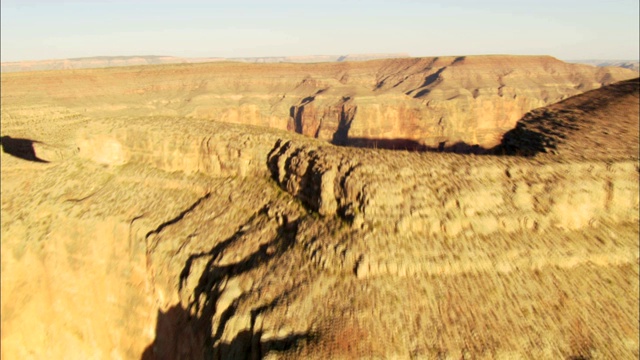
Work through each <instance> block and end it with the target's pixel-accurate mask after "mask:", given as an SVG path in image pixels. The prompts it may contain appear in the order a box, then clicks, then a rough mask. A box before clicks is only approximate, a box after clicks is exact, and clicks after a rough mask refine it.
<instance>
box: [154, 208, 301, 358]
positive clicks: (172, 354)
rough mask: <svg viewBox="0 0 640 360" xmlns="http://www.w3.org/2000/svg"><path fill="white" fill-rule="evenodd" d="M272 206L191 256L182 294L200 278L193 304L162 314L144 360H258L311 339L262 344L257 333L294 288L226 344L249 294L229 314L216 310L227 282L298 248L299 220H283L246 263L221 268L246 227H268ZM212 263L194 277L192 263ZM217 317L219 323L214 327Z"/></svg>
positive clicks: (295, 336) (298, 336)
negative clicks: (264, 318) (225, 337)
mask: <svg viewBox="0 0 640 360" xmlns="http://www.w3.org/2000/svg"><path fill="white" fill-rule="evenodd" d="M268 211H269V208H268V206H266V207H264V208H262V209H260V210H259V211H258V212H257V213H256V214H254V216H252V217H251V218H250V219H249V220H248V221H247V222H246V223H245V224H244V225H243V226H241V227H240V229H239V230H238V231H237V232H236V233H235V234H234V235H232V236H231V237H229V238H227V239H225V240H223V241H221V242H219V243H217V244H216V245H215V246H214V247H213V248H212V249H211V250H210V251H208V252H204V253H198V254H192V255H191V256H189V258H188V259H187V261H186V262H185V265H184V267H183V269H182V272H181V274H180V279H179V283H178V284H177V285H178V286H177V287H178V288H179V289H180V290H182V288H183V287H184V285H185V282H186V281H187V279H188V278H189V276H190V275H191V276H199V280H198V283H197V285H196V287H195V288H194V290H193V293H192V294H190V296H189V298H190V299H193V300H192V301H191V302H190V303H189V304H188V306H187V307H186V308H185V307H183V306H182V305H180V304H178V305H175V306H173V307H171V308H170V309H169V310H167V311H166V312H162V311H158V319H157V322H156V338H155V340H154V341H153V342H152V343H151V344H150V345H149V346H148V347H147V348H146V349H145V351H144V353H143V354H142V359H143V360H151V359H249V358H256V359H259V358H261V357H262V355H264V354H266V353H267V352H269V351H284V350H289V349H291V348H294V347H296V346H297V345H298V343H299V342H300V341H302V340H305V341H308V340H312V339H313V336H312V335H311V334H306V333H301V334H291V336H288V337H285V338H279V339H275V340H274V339H262V338H261V336H262V332H261V329H254V325H255V322H256V319H257V317H258V316H259V315H261V314H263V313H265V312H268V311H269V310H271V309H273V308H275V307H276V306H277V305H278V304H279V303H280V301H282V300H283V299H285V298H286V296H287V295H288V294H290V293H291V292H293V291H296V290H297V288H296V287H293V288H289V289H287V290H286V291H285V292H283V293H282V294H280V295H279V296H277V297H276V298H275V299H273V300H272V301H271V302H270V303H268V304H266V305H261V306H258V307H256V308H254V309H253V310H252V311H251V323H250V327H249V329H247V330H245V331H241V332H240V333H238V334H237V335H236V336H235V337H234V338H233V339H232V340H231V341H230V342H221V341H220V340H221V339H222V336H223V333H224V330H225V326H226V325H227V322H228V321H229V320H230V319H231V318H232V317H233V316H234V315H235V314H236V311H237V308H238V306H239V305H240V301H241V300H242V298H243V296H244V295H240V296H239V297H238V298H236V299H235V300H234V301H233V302H232V303H231V304H230V305H229V306H228V307H227V308H226V309H218V308H216V306H217V303H218V299H219V298H220V296H221V295H222V293H223V291H224V290H225V286H226V284H227V282H228V281H229V280H230V279H232V278H235V277H237V276H240V275H242V274H244V273H246V272H249V271H251V270H254V269H256V268H258V267H261V266H263V265H265V264H266V263H268V262H271V261H278V260H279V258H281V257H282V255H284V254H285V253H286V252H287V251H288V250H289V249H290V247H291V246H292V245H293V244H294V243H295V235H296V232H297V227H298V220H296V221H288V219H287V217H286V215H283V218H282V221H281V225H279V226H278V228H277V234H276V235H275V237H274V238H273V239H271V240H270V241H268V242H266V243H264V244H262V245H260V246H259V247H258V248H257V249H256V251H255V252H253V253H251V254H250V255H248V256H246V257H245V258H244V259H242V260H240V261H238V262H236V263H232V264H228V265H219V261H220V260H221V259H222V257H223V255H224V252H225V250H227V249H228V248H229V247H232V246H236V245H237V244H238V242H242V241H245V240H246V239H247V238H246V237H245V236H244V234H245V232H246V230H243V229H246V228H252V227H258V228H260V227H264V226H267V225H266V222H268V221H276V220H275V219H270V218H269V219H268V220H267V218H268ZM200 258H207V259H208V261H207V264H206V266H205V267H204V270H203V271H202V273H201V274H190V273H191V270H192V265H193V262H194V261H195V260H197V259H200ZM214 317H215V318H218V319H219V321H218V323H217V326H214Z"/></svg>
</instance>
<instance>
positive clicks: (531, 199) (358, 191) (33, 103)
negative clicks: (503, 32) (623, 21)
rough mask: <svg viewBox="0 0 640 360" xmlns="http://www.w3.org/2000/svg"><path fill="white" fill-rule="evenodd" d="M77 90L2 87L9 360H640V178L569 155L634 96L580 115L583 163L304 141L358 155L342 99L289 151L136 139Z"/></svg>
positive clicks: (143, 127) (200, 130)
mask: <svg viewBox="0 0 640 360" xmlns="http://www.w3.org/2000/svg"><path fill="white" fill-rule="evenodd" d="M374 64H377V63H374ZM207 66H210V65H207ZM234 66H235V65H234ZM280 66H283V65H279V66H277V67H276V68H279V67H280ZM327 66H328V65H327ZM196 68H198V67H196ZM173 69H174V70H175V71H178V70H180V67H176V68H173ZM243 69H252V67H247V68H243ZM109 71H115V70H109ZM117 71H121V70H117ZM128 71H131V70H128ZM164 71H168V70H166V69H165V70H163V71H161V72H160V73H159V74H158V76H159V77H160V78H162V77H163V76H168V75H166V74H165V73H164ZM445 71H446V70H445ZM116 74H117V72H116ZM276 74H277V73H276ZM350 74H351V75H350V76H352V77H356V76H355V75H354V73H353V72H352V73H350ZM76 75H77V73H76V72H69V73H67V76H68V78H65V77H64V76H62V73H38V74H33V73H32V74H14V75H11V76H7V77H5V76H4V75H3V79H2V80H3V92H2V112H3V113H2V118H1V119H2V132H3V133H2V144H1V145H2V148H3V151H2V152H1V153H0V156H1V157H2V158H1V159H0V160H1V164H2V173H1V176H2V187H1V188H0V190H1V191H2V208H1V211H2V216H1V221H2V224H1V225H2V227H1V229H2V237H1V238H2V243H1V246H2V248H1V251H2V258H1V261H2V281H1V283H0V284H1V286H2V302H1V306H2V309H1V310H2V335H1V336H2V357H3V358H26V359H29V358H34V359H35V358H65V359H66V358H71V359H73V358H78V359H86V358H127V359H129V358H131V359H138V358H142V359H178V358H194V359H201V358H202V359H211V358H214V359H235V358H238V359H244V358H262V357H265V358H284V359H293V358H312V359H313V358H315V359H326V358H411V357H416V358H437V357H449V358H463V357H471V358H503V359H504V358H526V357H532V358H579V357H582V358H590V357H593V358H597V357H604V358H633V357H637V356H638V349H639V346H640V345H639V343H638V338H639V333H638V327H637V324H638V318H640V315H639V314H638V308H639V307H638V304H639V302H640V301H639V300H640V299H639V298H638V295H637V294H638V293H639V290H640V287H639V277H638V266H637V264H638V250H639V248H638V234H639V230H638V220H639V219H638V210H639V209H638V202H639V189H638V180H639V178H638V175H639V173H638V156H637V154H636V156H635V157H631V155H632V154H631V153H624V154H623V155H624V156H619V154H618V153H617V152H616V153H607V152H606V151H604V150H605V149H606V146H601V147H595V148H597V149H601V150H602V151H601V153H599V154H598V155H597V156H596V155H594V153H593V152H586V153H585V156H584V157H577V156H575V154H574V153H572V152H579V151H580V150H579V149H580V148H579V147H577V146H574V145H578V142H579V140H580V139H595V138H594V137H593V136H595V135H593V134H590V133H588V132H589V129H590V128H589V126H588V125H589V124H590V121H594V120H593V119H592V118H589V116H588V115H590V114H595V113H597V112H598V111H599V110H598V109H599V108H600V107H602V108H603V113H607V114H610V117H609V118H608V119H609V121H611V122H617V121H619V120H620V117H622V119H623V121H625V124H627V123H628V125H629V126H635V127H633V129H636V128H637V127H638V119H637V117H636V118H635V122H628V121H632V120H633V118H632V117H630V118H628V119H627V118H626V112H624V111H611V110H612V109H616V108H618V106H622V107H621V108H622V109H627V108H631V107H633V106H637V96H635V97H634V95H633V92H630V93H627V92H624V91H623V90H621V88H620V87H622V88H624V89H626V88H627V86H628V85H627V84H625V83H622V84H616V85H615V86H614V87H612V88H609V87H605V88H603V89H601V91H599V92H591V93H587V94H585V95H584V96H587V97H588V99H590V101H589V102H588V103H592V104H595V105H594V106H597V107H598V109H593V111H591V110H589V111H586V110H584V109H581V110H580V111H583V110H584V111H585V112H584V113H583V112H580V111H577V110H576V112H575V114H576V118H574V119H573V120H572V122H571V123H570V124H580V126H578V128H577V130H576V129H574V130H570V131H574V132H573V133H572V132H570V131H569V130H567V132H565V130H558V128H556V129H555V131H556V132H559V133H563V134H564V133H566V134H568V136H567V139H568V140H571V141H573V142H567V144H574V145H572V146H571V147H565V148H563V147H562V146H558V149H560V150H559V151H558V152H557V154H552V153H551V152H547V153H543V152H540V153H536V154H535V156H532V157H520V156H489V155H487V156H475V155H459V154H438V153H431V152H407V151H389V150H381V149H363V148H351V147H342V146H335V145H332V144H328V143H327V142H326V141H322V140H318V139H313V138H310V137H308V136H303V135H300V134H296V133H294V132H300V133H302V134H305V131H307V130H305V129H308V128H309V126H310V125H308V124H309V123H308V122H306V121H302V120H304V116H305V114H307V116H309V114H310V113H311V110H310V109H312V107H307V105H311V104H314V107H315V109H316V110H314V111H316V114H324V111H328V112H327V114H334V113H333V112H332V111H335V115H336V116H337V114H338V113H339V114H340V116H341V117H343V118H344V121H343V122H344V126H343V128H347V130H348V131H347V135H349V134H350V133H351V128H352V127H354V126H356V124H357V116H358V115H359V114H360V112H361V111H363V110H362V109H363V108H362V107H361V106H358V104H359V103H358V102H357V97H355V96H354V97H352V98H351V99H346V98H341V100H340V102H339V103H338V104H337V105H335V104H334V105H335V106H334V107H332V108H331V109H332V110H331V109H329V110H326V109H328V108H324V107H322V106H321V105H320V104H321V101H320V100H322V96H323V95H325V96H326V94H327V93H330V91H331V90H326V91H325V92H322V93H320V94H317V95H316V97H315V98H314V99H311V100H306V101H307V102H308V103H305V101H300V102H298V105H297V107H296V108H294V109H293V113H292V114H291V117H290V120H287V124H288V121H291V124H292V126H293V127H294V131H293V132H292V131H289V132H287V131H286V130H284V129H283V130H276V129H269V128H266V127H258V126H251V125H245V124H229V123H223V122H214V121H211V120H209V119H198V118H194V117H191V118H184V117H179V116H176V115H173V116H140V114H142V113H143V110H142V109H144V108H145V106H146V107H147V109H148V111H149V112H150V113H151V114H153V112H154V111H155V110H153V107H152V106H151V105H149V104H148V103H144V102H138V100H140V99H141V98H136V97H134V95H132V94H129V95H128V96H129V97H130V98H132V99H133V100H130V101H129V102H128V103H127V104H129V105H128V106H129V109H128V110H125V109H119V108H118V106H121V105H118V104H125V103H126V102H125V101H124V98H123V97H120V96H122V95H117V93H118V92H117V91H116V90H117V89H116V85H115V83H117V82H118V81H116V80H113V81H114V83H112V84H110V83H109V82H108V81H107V76H104V77H100V76H103V75H100V76H99V77H98V78H97V80H96V84H99V85H100V86H97V87H96V89H93V90H92V91H95V92H94V93H91V92H90V91H89V88H85V87H82V86H79V87H77V88H74V86H76V85H82V84H84V81H86V78H85V76H87V75H86V74H85V75H82V77H81V78H80V80H78V79H74V76H76ZM112 75H113V73H112ZM129 75H130V74H129ZM246 75H247V76H249V75H250V74H246ZM52 76H53V77H52ZM146 76H150V75H149V74H147V75H146ZM174 76H175V78H176V79H182V80H184V81H188V79H189V76H188V75H175V74H174ZM234 76H240V75H234ZM362 77H365V75H362ZM182 80H181V81H182ZM60 81H62V82H60ZM147 81H148V82H150V83H151V82H153V81H151V80H149V78H147ZM176 81H178V80H176ZM216 81H220V82H221V83H222V82H228V83H230V84H235V85H233V86H239V85H237V84H236V83H235V82H234V81H235V80H234V77H232V76H229V77H228V78H226V79H217V80H216ZM243 81H244V80H243ZM264 81H265V82H267V80H264ZM271 81H274V80H273V79H270V80H269V84H273V83H271ZM309 81H310V80H309ZM349 81H355V80H349ZM282 82H283V83H286V81H284V80H282ZM120 83H121V85H120V86H122V87H123V88H125V90H126V89H130V87H132V86H138V85H139V84H137V83H135V82H134V85H131V83H129V82H124V81H123V79H122V78H121V79H120ZM159 83H162V84H164V86H166V88H165V89H164V90H162V91H161V90H160V89H157V90H154V91H158V93H162V92H163V91H165V92H164V93H165V94H169V93H171V92H172V91H173V92H175V94H179V92H178V91H177V90H176V89H174V88H172V87H173V86H177V85H176V84H175V83H171V82H159ZM109 84H110V85H109ZM136 84H137V85H136ZM238 84H243V82H242V81H240V80H238ZM36 85H37V86H36ZM312 85H313V84H312V83H308V81H307V85H303V87H304V86H309V89H307V90H309V92H311V93H314V91H315V92H317V90H315V87H314V86H315V85H313V86H312ZM229 86H230V87H231V86H232V85H229ZM263 86H264V85H263ZM270 86H272V85H270ZM283 86H284V85H283ZM384 86H386V85H384V84H383V85H382V87H384ZM399 86H400V85H399ZM610 89H613V90H611V91H610ZM307 90H305V91H307ZM83 91H87V93H86V94H85V95H86V98H85V100H84V102H83V101H82V100H81V99H80V97H79V96H80V94H81V93H82V92H83ZM150 91H151V90H150ZM434 91H435V90H434ZM618 91H622V93H625V94H627V95H625V96H622V97H618V96H617V95H616V96H613V95H612V97H611V98H610V99H609V100H606V99H607V95H606V94H618ZM203 93H204V94H207V92H205V91H203ZM622 93H620V94H622ZM598 94H604V95H602V97H601V96H600V95H598ZM629 94H631V95H629ZM141 96H144V95H141ZM153 96H158V95H157V93H153ZM174 96H176V97H178V96H185V95H183V94H181V95H174ZM197 96H198V95H197V94H196V93H192V94H191V97H192V98H196V97H197ZM207 96H208V95H207ZM153 98H154V97H151V96H150V97H149V99H153ZM601 98H602V99H605V100H602V101H601V102H599V101H596V100H597V99H601ZM110 99H113V103H112V106H113V108H109V107H108V106H107V105H106V104H108V103H109V101H110ZM156 99H157V98H156ZM580 99H581V98H580V97H577V98H573V99H568V100H567V101H565V102H564V103H563V104H564V105H563V106H567V107H565V108H562V109H564V110H570V109H569V107H568V104H577V105H576V106H578V108H580V106H581V105H579V104H582V103H583V102H581V101H582V100H580ZM615 99H619V101H620V103H616V102H615V101H617V100H615ZM134 100H135V101H134ZM166 100H167V101H170V100H171V98H170V97H168V98H167V99H166ZM228 100H229V99H228ZM614 100H615V101H614ZM229 101H231V102H232V103H233V102H234V101H238V99H236V100H233V101H232V100H229ZM316 101H317V102H318V103H315V102H316ZM634 101H635V102H634ZM623 103H624V104H623ZM234 104H235V103H234ZM615 104H617V105H615ZM235 105H237V104H235ZM235 105H234V106H235ZM614 105H615V106H614ZM623 105H624V106H623ZM122 106H124V105H122ZM287 106H288V105H286V106H283V107H284V108H285V109H286V108H287ZM356 106H358V107H357V108H356ZM558 106H560V105H558ZM85 108H86V111H85ZM178 108H179V107H178V106H176V109H178ZM274 108H278V105H277V104H274ZM574 110H575V109H574ZM180 111H182V110H180ZM549 111H551V110H549ZM554 111H555V110H554ZM127 114H128V115H127ZM251 114H252V113H251V112H250V111H247V112H246V113H242V114H238V115H237V116H239V118H238V119H243V118H244V116H245V115H246V116H247V118H251V117H250V116H251ZM345 114H346V115H345ZM146 115H150V114H146ZM156 115H157V114H156ZM326 116H329V115H326ZM583 117H584V121H586V122H585V123H582V121H583ZM296 118H299V119H302V120H301V121H296ZM316 118H318V115H316ZM323 121H324V120H323ZM523 121H524V120H523ZM323 123H324V122H323ZM287 124H285V126H284V127H286V126H287ZM545 126H546V125H545ZM562 126H563V124H559V125H558V127H562ZM296 127H298V128H296ZM320 128H322V126H320ZM311 129H314V128H313V126H312V127H311ZM298 130H300V131H298ZM309 131H310V132H313V131H311V130H309ZM585 133H586V134H585ZM616 134H617V133H615V132H612V133H610V134H604V133H602V132H598V135H597V141H599V142H600V143H603V144H605V145H606V144H615V143H617V142H619V141H623V142H625V143H626V142H628V143H627V144H626V145H627V146H630V147H631V146H637V145H634V144H637V142H638V136H637V132H629V133H628V134H627V136H625V137H622V138H618V137H616V136H617V135H616ZM334 135H335V132H334V133H333V134H332V135H331V136H334ZM592 135H593V136H592ZM590 136H591V137H590ZM345 139H346V140H347V141H348V140H350V139H351V138H350V137H349V136H346V137H342V138H340V137H338V140H340V141H343V140H345ZM589 141H591V140H589ZM587 143H588V142H587Z"/></svg>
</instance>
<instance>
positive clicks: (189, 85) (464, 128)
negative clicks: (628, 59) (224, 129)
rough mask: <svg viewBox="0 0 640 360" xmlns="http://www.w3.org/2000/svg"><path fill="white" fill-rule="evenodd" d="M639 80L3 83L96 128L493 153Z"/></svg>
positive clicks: (521, 62) (362, 69) (189, 67)
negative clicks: (182, 122)
mask: <svg viewBox="0 0 640 360" xmlns="http://www.w3.org/2000/svg"><path fill="white" fill-rule="evenodd" d="M635 76H637V74H636V73H635V72H633V71H631V70H627V69H622V68H595V67H591V66H587V65H577V64H566V63H563V62H561V61H559V60H557V59H554V58H551V57H545V56H520V57H518V56H468V57H439V58H411V59H389V60H375V61H365V62H344V63H322V64H237V63H236V64H233V63H209V64H184V65H162V66H146V67H131V68H111V69H96V70H77V71H73V72H71V73H68V72H46V73H41V74H38V75H37V77H36V75H35V73H15V74H3V75H2V81H3V87H4V88H5V89H7V92H8V93H11V94H12V96H18V97H19V96H23V95H22V94H24V95H25V96H30V97H34V96H35V97H38V98H42V99H46V100H44V101H46V102H47V103H51V105H55V106H61V107H64V108H65V109H67V110H68V111H73V112H76V113H78V114H82V115H86V116H91V117H99V118H105V117H115V116H124V115H126V116H178V117H186V118H191V119H202V120H211V121H220V122H228V123H242V124H250V125H259V126H264V127H271V128H276V129H287V130H289V131H292V132H297V133H301V134H304V135H307V136H311V137H315V138H319V139H322V140H326V141H329V142H332V143H334V144H340V145H352V146H366V147H381V148H398V149H428V148H432V149H449V148H454V149H455V147H456V146H458V147H464V146H467V147H473V146H476V147H479V148H483V149H488V148H492V147H494V146H496V145H497V144H499V143H500V140H501V138H502V135H503V134H504V133H505V132H507V131H508V130H511V129H512V128H513V127H514V126H515V124H516V122H517V121H518V120H519V119H520V118H521V117H522V115H524V114H525V113H527V112H528V111H530V110H532V109H535V108H538V107H541V106H545V105H549V104H552V103H555V102H557V101H560V100H563V99H565V98H567V97H569V96H573V95H576V94H578V93H581V92H584V91H587V90H591V89H595V88H598V87H600V86H602V85H606V84H610V83H612V82H616V81H619V80H624V79H629V78H632V77H635ZM35 78H37V79H39V80H38V82H37V83H35V82H33V79H35ZM27 93H28V95H27ZM3 111H4V113H8V114H9V116H11V109H10V108H7V109H5V110H3Z"/></svg>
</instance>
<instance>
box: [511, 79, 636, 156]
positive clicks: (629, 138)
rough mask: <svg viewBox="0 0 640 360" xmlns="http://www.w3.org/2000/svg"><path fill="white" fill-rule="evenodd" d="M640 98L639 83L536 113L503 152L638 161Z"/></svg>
mask: <svg viewBox="0 0 640 360" xmlns="http://www.w3.org/2000/svg"><path fill="white" fill-rule="evenodd" d="M639 93H640V79H638V78H636V79H632V80H627V81H622V82H619V83H616V84H614V85H611V86H607V87H604V88H601V89H597V90H592V91H588V92H586V93H584V94H581V95H577V96H574V97H571V98H569V99H567V100H564V101H561V102H559V103H557V104H554V105H551V106H548V107H545V108H540V109H536V110H534V111H532V112H530V113H528V114H526V115H525V116H524V117H523V118H522V120H520V121H518V124H517V125H516V128H515V129H514V130H512V131H509V132H508V133H506V134H505V136H504V138H503V144H502V147H501V148H503V149H504V151H505V152H507V153H519V154H524V155H534V154H536V153H539V152H544V153H552V154H561V155H563V156H564V157H580V158H587V159H595V158H604V159H613V158H616V159H617V158H619V159H625V158H626V159H634V158H637V157H638V151H639V150H638V131H639V129H638V117H640V114H639V111H640V100H639V98H640V95H639Z"/></svg>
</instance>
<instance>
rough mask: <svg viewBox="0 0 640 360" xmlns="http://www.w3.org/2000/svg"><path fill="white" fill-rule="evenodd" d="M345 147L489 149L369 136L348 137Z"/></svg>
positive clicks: (471, 151) (483, 151) (460, 151)
mask: <svg viewBox="0 0 640 360" xmlns="http://www.w3.org/2000/svg"><path fill="white" fill-rule="evenodd" d="M334 145H341V146H347V147H357V148H371V149H386V150H406V151H419V152H446V153H456V154H478V155H480V154H489V153H490V151H491V149H486V148H483V147H482V146H480V145H470V144H467V143H465V142H463V141H459V142H456V143H453V144H447V143H446V142H442V143H440V144H439V146H438V147H432V146H427V145H424V144H421V143H420V142H418V141H416V140H413V139H369V138H349V139H348V140H347V141H346V143H345V144H344V145H342V144H334Z"/></svg>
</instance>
